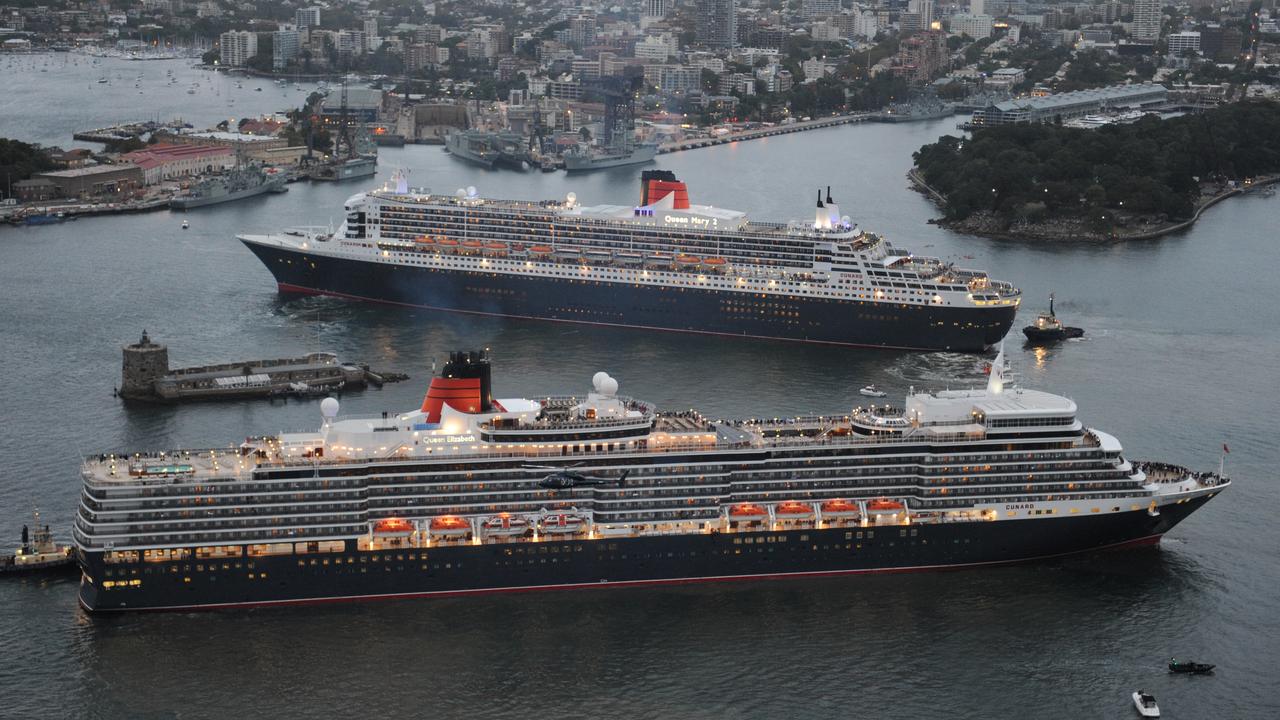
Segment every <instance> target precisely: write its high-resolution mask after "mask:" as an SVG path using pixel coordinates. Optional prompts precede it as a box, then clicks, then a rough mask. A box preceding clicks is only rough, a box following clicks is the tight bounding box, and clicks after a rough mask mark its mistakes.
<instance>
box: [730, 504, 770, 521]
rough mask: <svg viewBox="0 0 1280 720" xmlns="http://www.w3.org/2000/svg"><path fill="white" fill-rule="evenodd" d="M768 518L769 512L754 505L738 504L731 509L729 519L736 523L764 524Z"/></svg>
mask: <svg viewBox="0 0 1280 720" xmlns="http://www.w3.org/2000/svg"><path fill="white" fill-rule="evenodd" d="M768 518H769V513H768V511H766V510H765V509H764V508H763V507H761V506H759V505H756V504H754V503H738V504H737V505H734V506H732V507H730V508H729V519H730V520H732V521H734V522H762V521H764V520H767V519H768Z"/></svg>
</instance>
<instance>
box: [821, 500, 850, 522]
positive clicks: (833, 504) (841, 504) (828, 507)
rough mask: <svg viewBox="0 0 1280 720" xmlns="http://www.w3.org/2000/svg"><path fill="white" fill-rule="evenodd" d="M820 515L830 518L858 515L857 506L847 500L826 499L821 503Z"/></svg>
mask: <svg viewBox="0 0 1280 720" xmlns="http://www.w3.org/2000/svg"><path fill="white" fill-rule="evenodd" d="M822 516H823V517H825V518H831V519H836V518H851V517H858V506H857V504H855V503H852V502H850V501H848V500H828V501H826V502H824V503H822Z"/></svg>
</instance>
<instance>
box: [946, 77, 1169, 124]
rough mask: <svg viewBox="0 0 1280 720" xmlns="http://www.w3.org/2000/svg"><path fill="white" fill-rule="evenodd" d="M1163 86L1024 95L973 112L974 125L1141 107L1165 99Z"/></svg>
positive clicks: (1067, 117) (1055, 118) (1052, 119)
mask: <svg viewBox="0 0 1280 720" xmlns="http://www.w3.org/2000/svg"><path fill="white" fill-rule="evenodd" d="M1168 99H1169V91H1168V90H1167V89H1166V88H1165V87H1164V86H1163V85H1156V84H1154V83H1142V84H1138V85H1117V86H1114V87H1105V88H1096V89H1094V90H1079V91H1076V92H1068V93H1059V94H1057V95H1045V96H1043V97H1025V98H1015V99H1013V100H1006V101H1004V102H999V103H993V104H991V105H987V106H986V107H984V108H981V109H979V110H977V111H975V112H974V113H973V120H972V121H971V125H972V126H973V127H988V126H993V125H1012V124H1014V123H1060V122H1063V121H1065V120H1070V119H1072V118H1076V117H1082V116H1084V115H1092V114H1095V113H1099V112H1106V111H1108V110H1141V109H1146V108H1152V107H1157V106H1160V105H1164V104H1165V103H1167V102H1168Z"/></svg>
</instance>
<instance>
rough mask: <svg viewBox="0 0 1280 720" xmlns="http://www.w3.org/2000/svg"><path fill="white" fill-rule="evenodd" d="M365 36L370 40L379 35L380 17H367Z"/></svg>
mask: <svg viewBox="0 0 1280 720" xmlns="http://www.w3.org/2000/svg"><path fill="white" fill-rule="evenodd" d="M364 36H365V37H366V38H368V39H369V40H372V39H373V38H376V37H378V18H365V20H364Z"/></svg>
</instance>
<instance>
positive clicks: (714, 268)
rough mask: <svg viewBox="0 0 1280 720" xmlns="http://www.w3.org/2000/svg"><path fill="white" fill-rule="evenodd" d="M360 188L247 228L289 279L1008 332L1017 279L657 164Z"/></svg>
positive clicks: (365, 293) (601, 306) (634, 319)
mask: <svg viewBox="0 0 1280 720" xmlns="http://www.w3.org/2000/svg"><path fill="white" fill-rule="evenodd" d="M393 182H394V187H391V186H389V187H385V188H383V189H381V190H375V191H371V192H367V193H360V194H358V195H355V196H353V197H352V198H350V199H349V200H347V203H346V220H345V221H344V222H343V224H342V225H341V226H340V227H339V228H338V230H337V231H336V232H333V231H326V230H318V229H315V228H309V229H298V230H288V231H285V232H283V233H280V234H276V235H241V236H240V240H241V241H243V242H244V243H245V245H247V246H248V247H249V249H250V250H252V251H253V252H254V253H255V254H256V255H257V256H258V258H259V259H261V260H262V262H263V263H264V264H265V265H266V266H267V269H269V270H270V271H271V273H272V274H273V275H274V276H275V278H276V282H277V284H278V286H279V288H280V290H281V291H282V292H290V293H305V294H323V295H336V296H341V297H348V298H355V299H360V300H371V301H377V302H386V303H394V304H399V305H406V306H413V307H423V308H431V309H438V310H448V311H455V312H466V313H479V314H485V315H496V316H503V317H518V318H536V319H540V320H556V321H562V322H578V323H592V324H599V325H616V326H625V327H639V328H651V329H661V330H676V331H684V332H699V333H715V334H721V335H737V336H743V337H757V338H774V339H784V340H802V341H809V342H823V343H839V344H847V345H865V346H875V347H897V348H915V349H937V350H956V351H978V350H982V349H984V348H987V347H989V346H991V345H994V344H995V343H996V342H998V341H999V340H1000V339H1001V338H1002V337H1004V335H1005V333H1006V332H1007V331H1008V330H1009V326H1010V325H1011V324H1012V323H1013V316H1014V314H1015V313H1016V312H1017V308H1018V304H1019V302H1020V301H1021V293H1020V292H1019V291H1018V290H1017V289H1016V288H1015V287H1013V286H1012V285H1010V284H1009V283H1005V282H999V281H995V280H991V279H990V278H988V277H987V275H986V274H985V273H982V272H977V271H974V270H964V269H960V268H956V267H954V266H953V265H951V264H950V263H946V262H943V261H942V260H940V259H938V258H928V257H917V256H915V255H912V254H911V253H909V252H907V251H905V250H900V249H895V248H894V247H892V246H891V245H890V244H889V243H888V242H887V241H886V240H885V239H884V238H882V237H879V236H877V235H874V234H871V233H867V232H862V231H860V230H859V229H858V228H857V227H856V226H855V225H853V224H852V223H851V222H850V220H849V218H848V217H847V216H842V215H841V214H840V209H839V208H838V207H837V206H836V204H835V203H834V202H832V199H831V196H830V190H829V189H828V194H827V198H826V202H823V200H822V194H821V192H819V195H818V202H817V208H816V210H815V212H814V218H813V220H812V221H811V222H810V221H804V222H792V223H789V224H782V223H766V222H755V221H750V220H748V219H747V217H746V214H745V213H742V212H738V211H735V210H726V209H723V208H714V207H710V206H706V205H691V204H690V203H689V195H688V191H687V190H686V188H685V186H684V183H681V182H678V181H676V179H675V176H674V175H672V174H671V173H670V172H665V171H647V172H645V173H644V175H643V176H642V179H641V182H642V191H641V199H640V204H639V205H634V206H631V205H627V206H623V205H595V206H589V207H583V206H581V205H579V204H578V202H577V199H576V198H575V197H574V196H573V194H572V193H570V195H569V197H568V198H567V199H566V200H564V201H541V202H528V201H517V200H492V199H485V198H480V197H477V196H476V195H475V189H474V188H471V189H469V190H459V191H458V194H457V195H433V194H431V193H429V192H427V191H425V190H418V189H410V188H409V187H408V185H407V183H406V182H405V180H404V177H403V175H398V176H397V177H396V178H393Z"/></svg>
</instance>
